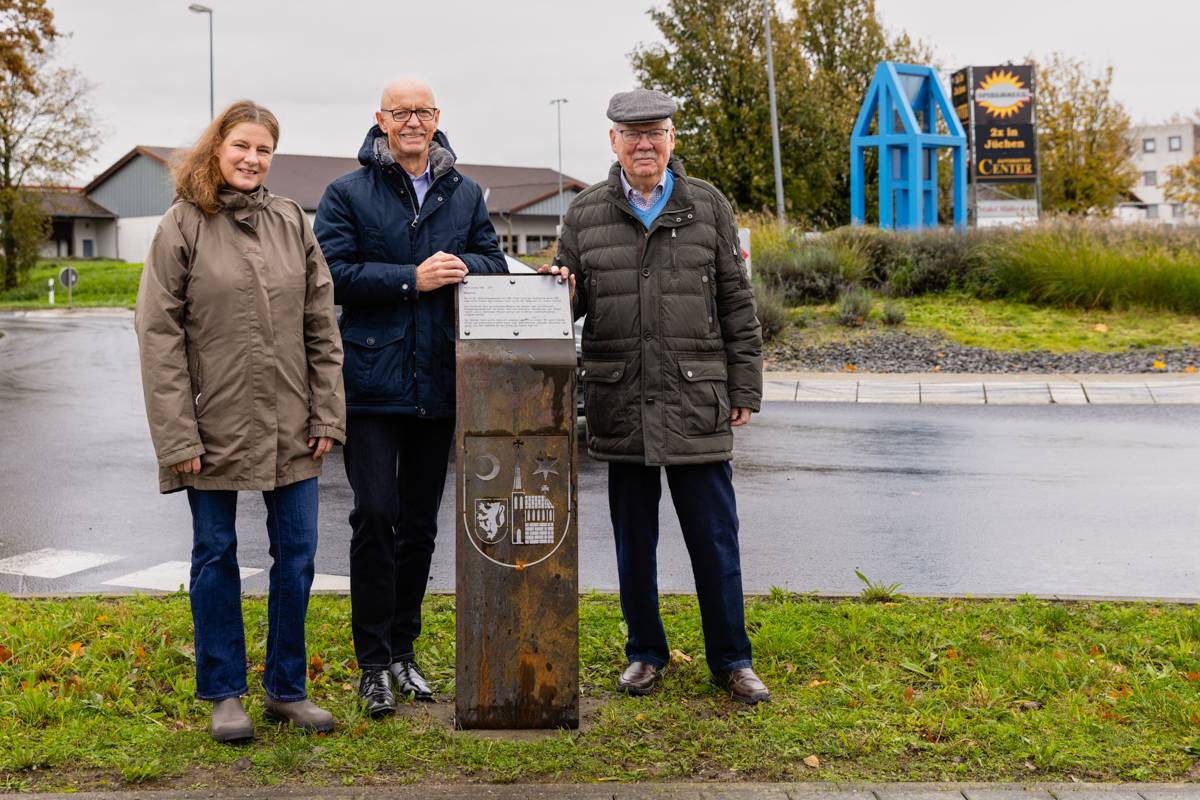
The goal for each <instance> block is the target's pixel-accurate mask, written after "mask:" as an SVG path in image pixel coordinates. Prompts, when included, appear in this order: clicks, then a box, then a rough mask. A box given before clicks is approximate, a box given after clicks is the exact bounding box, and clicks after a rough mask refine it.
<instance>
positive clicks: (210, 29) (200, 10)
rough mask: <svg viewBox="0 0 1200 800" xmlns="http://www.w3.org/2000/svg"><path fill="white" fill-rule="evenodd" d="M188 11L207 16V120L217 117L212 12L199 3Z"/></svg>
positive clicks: (192, 5)
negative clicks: (214, 91)
mask: <svg viewBox="0 0 1200 800" xmlns="http://www.w3.org/2000/svg"><path fill="white" fill-rule="evenodd" d="M188 11H195V12H196V13H197V14H208V118H209V119H212V118H213V117H215V116H216V115H217V112H216V108H215V107H214V105H213V10H212V9H211V8H209V7H208V6H205V5H201V4H200V3H192V4H191V5H190V6H188Z"/></svg>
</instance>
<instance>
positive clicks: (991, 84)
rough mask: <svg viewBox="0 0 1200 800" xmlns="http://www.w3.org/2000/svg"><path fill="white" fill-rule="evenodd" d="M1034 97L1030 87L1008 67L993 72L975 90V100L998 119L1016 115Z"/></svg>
mask: <svg viewBox="0 0 1200 800" xmlns="http://www.w3.org/2000/svg"><path fill="white" fill-rule="evenodd" d="M1032 98H1033V93H1032V92H1031V91H1029V87H1027V86H1026V85H1025V84H1024V82H1023V81H1022V80H1021V79H1020V78H1018V77H1017V76H1016V74H1015V73H1013V72H1011V71H1009V70H1006V69H998V70H994V71H993V72H991V73H990V74H989V75H988V76H987V77H986V78H984V79H983V82H982V83H980V84H979V88H978V89H976V90H975V102H977V103H979V105H981V106H983V108H984V110H986V111H987V112H988V113H989V114H991V115H992V116H993V117H995V118H996V119H1008V118H1009V117H1012V116H1016V114H1017V112H1019V111H1020V110H1021V109H1022V108H1024V107H1025V105H1026V104H1027V103H1028V102H1029V101H1030V100H1031V99H1032Z"/></svg>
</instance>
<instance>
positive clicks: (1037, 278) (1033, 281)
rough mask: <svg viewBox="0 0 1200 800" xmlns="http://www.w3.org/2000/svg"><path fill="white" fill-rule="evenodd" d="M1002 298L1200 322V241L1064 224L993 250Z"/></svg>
mask: <svg viewBox="0 0 1200 800" xmlns="http://www.w3.org/2000/svg"><path fill="white" fill-rule="evenodd" d="M986 250H987V260H988V262H989V264H990V267H991V272H992V282H993V285H994V286H995V289H996V291H997V293H998V294H1003V295H1005V296H1007V297H1009V298H1011V299H1014V300H1021V301H1024V302H1029V303H1036V304H1040V305H1050V306H1057V307H1060V308H1083V309H1093V308H1100V309H1124V308H1130V307H1143V308H1151V309H1166V310H1171V311H1178V312H1181V313H1186V314H1200V233H1198V232H1196V231H1187V230H1184V231H1163V230H1161V229H1159V228H1149V227H1142V226H1120V227H1118V226H1114V225H1112V224H1102V223H1098V222H1088V221H1071V220H1059V221H1055V222H1051V223H1049V224H1045V225H1042V226H1039V227H1037V228H1031V229H1028V230H1025V231H1022V232H1020V233H1019V234H1016V235H1010V236H1005V237H999V238H997V239H995V240H994V241H993V242H990V243H989V244H988V246H987V248H986Z"/></svg>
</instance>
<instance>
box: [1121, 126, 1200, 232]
mask: <svg viewBox="0 0 1200 800" xmlns="http://www.w3.org/2000/svg"><path fill="white" fill-rule="evenodd" d="M1130 136H1131V137H1132V139H1133V163H1134V164H1135V165H1136V167H1137V171H1138V180H1137V183H1136V184H1135V185H1134V187H1133V192H1132V195H1133V196H1132V197H1130V198H1129V200H1127V201H1125V202H1123V203H1121V204H1120V205H1119V206H1117V216H1118V218H1120V219H1122V220H1125V221H1127V222H1149V223H1154V224H1161V225H1181V224H1189V225H1195V224H1197V223H1200V217H1198V216H1197V215H1196V214H1195V213H1194V212H1189V211H1188V209H1187V208H1186V207H1185V206H1184V205H1183V203H1178V202H1173V201H1171V200H1168V199H1167V198H1166V197H1165V188H1166V184H1167V180H1168V175H1167V170H1168V169H1169V168H1170V167H1172V166H1183V165H1184V164H1186V163H1187V162H1189V161H1191V160H1192V158H1194V157H1195V156H1196V154H1197V153H1200V125H1197V124H1195V123H1192V122H1181V123H1177V124H1169V125H1145V126H1140V127H1136V128H1133V129H1132V130H1131V131H1130Z"/></svg>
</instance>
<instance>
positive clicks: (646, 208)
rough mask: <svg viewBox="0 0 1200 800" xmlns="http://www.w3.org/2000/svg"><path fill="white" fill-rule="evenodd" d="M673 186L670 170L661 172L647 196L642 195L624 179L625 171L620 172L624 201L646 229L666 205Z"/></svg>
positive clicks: (673, 181) (673, 179) (673, 178)
mask: <svg viewBox="0 0 1200 800" xmlns="http://www.w3.org/2000/svg"><path fill="white" fill-rule="evenodd" d="M674 186H675V176H674V175H672V174H671V170H669V169H668V170H663V176H662V178H661V179H659V181H658V184H657V185H656V186H655V187H654V188H653V189H651V190H650V194H649V195H644V194H642V193H641V192H639V191H638V190H637V189H635V188H633V186H631V185H630V183H629V180H628V179H627V178H626V177H625V170H621V191H622V192H623V193H624V194H625V199H626V200H628V201H629V206H630V208H632V209H633V213H634V214H637V216H638V218H639V219H640V220H641V221H642V224H643V225H645V226H646V227H647V228H649V227H650V226H651V225H652V224H653V223H654V220H655V218H656V217H657V216H658V215H659V213H660V212H661V211H662V210H663V207H664V206H665V205H666V204H667V200H669V199H670V197H671V189H672V188H674Z"/></svg>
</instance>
